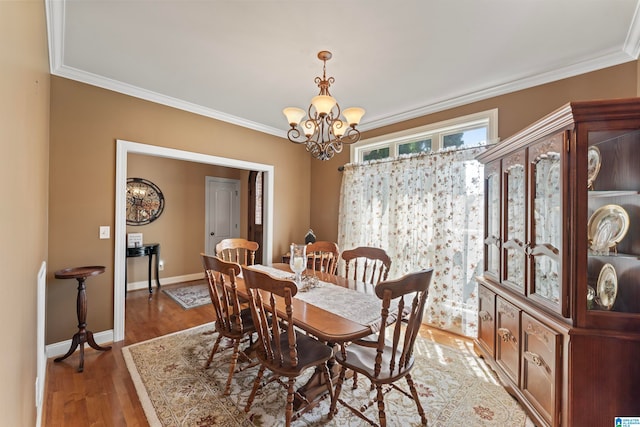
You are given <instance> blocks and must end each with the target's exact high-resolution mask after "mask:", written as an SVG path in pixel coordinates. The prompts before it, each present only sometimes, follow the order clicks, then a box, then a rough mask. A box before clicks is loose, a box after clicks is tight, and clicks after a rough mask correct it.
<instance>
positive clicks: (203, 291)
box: [162, 283, 211, 310]
mask: <svg viewBox="0 0 640 427" xmlns="http://www.w3.org/2000/svg"><path fill="white" fill-rule="evenodd" d="M162 292H164V293H165V294H167V295H169V296H170V297H171V299H172V300H174V301H175V302H177V303H178V304H180V306H181V307H182V308H184V309H185V310H187V309H189V308H194V307H200V306H201V305H205V304H211V298H210V297H209V285H207V284H206V283H204V284H198V285H187V286H180V287H179V288H167V289H163V290H162Z"/></svg>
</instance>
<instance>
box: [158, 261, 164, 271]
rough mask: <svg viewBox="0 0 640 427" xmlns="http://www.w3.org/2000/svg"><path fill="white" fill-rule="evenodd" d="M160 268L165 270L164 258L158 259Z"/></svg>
mask: <svg viewBox="0 0 640 427" xmlns="http://www.w3.org/2000/svg"><path fill="white" fill-rule="evenodd" d="M158 270H160V271H162V270H164V260H160V261H158Z"/></svg>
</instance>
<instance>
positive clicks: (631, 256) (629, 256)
mask: <svg viewBox="0 0 640 427" xmlns="http://www.w3.org/2000/svg"><path fill="white" fill-rule="evenodd" d="M588 255H589V257H590V258H598V257H601V258H622V259H640V255H638V254H625V253H622V252H613V251H611V252H609V254H601V253H593V252H591V251H589V254H588Z"/></svg>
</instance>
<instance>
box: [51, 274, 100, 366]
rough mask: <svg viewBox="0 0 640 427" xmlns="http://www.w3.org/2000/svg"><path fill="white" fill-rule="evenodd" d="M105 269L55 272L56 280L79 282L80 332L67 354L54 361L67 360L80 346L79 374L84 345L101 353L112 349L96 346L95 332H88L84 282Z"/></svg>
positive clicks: (78, 308) (78, 311) (75, 336)
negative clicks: (74, 280)
mask: <svg viewBox="0 0 640 427" xmlns="http://www.w3.org/2000/svg"><path fill="white" fill-rule="evenodd" d="M104 269H105V268H104V267H103V266H89V267H73V268H66V269H64V270H58V271H56V272H55V277H56V279H76V280H77V281H78V299H77V303H76V306H77V313H78V332H76V333H75V335H74V336H73V340H72V341H71V348H70V349H69V351H68V352H67V354H65V355H64V356H61V357H58V358H57V359H54V361H55V362H60V361H62V360H64V359H66V358H67V357H69V356H71V355H72V354H73V352H74V351H76V348H77V347H78V346H80V366H78V372H82V371H83V370H84V343H87V344H89V346H91V347H92V348H95V349H96V350H100V351H105V350H110V349H111V346H108V347H101V346H99V345H98V344H96V342H95V340H94V339H93V332H91V331H87V294H86V287H85V283H84V281H85V279H86V278H87V277H89V276H97V275H98V274H102V273H104Z"/></svg>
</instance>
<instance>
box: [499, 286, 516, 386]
mask: <svg viewBox="0 0 640 427" xmlns="http://www.w3.org/2000/svg"><path fill="white" fill-rule="evenodd" d="M495 358H496V362H497V363H498V365H500V366H501V367H502V369H503V370H504V371H505V373H506V374H507V375H508V376H509V378H511V380H512V381H513V382H514V384H515V385H519V382H518V379H519V375H518V374H519V372H520V310H519V309H518V308H517V307H516V306H514V305H513V304H510V303H508V302H507V301H505V300H503V299H502V298H500V296H498V297H496V355H495Z"/></svg>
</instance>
